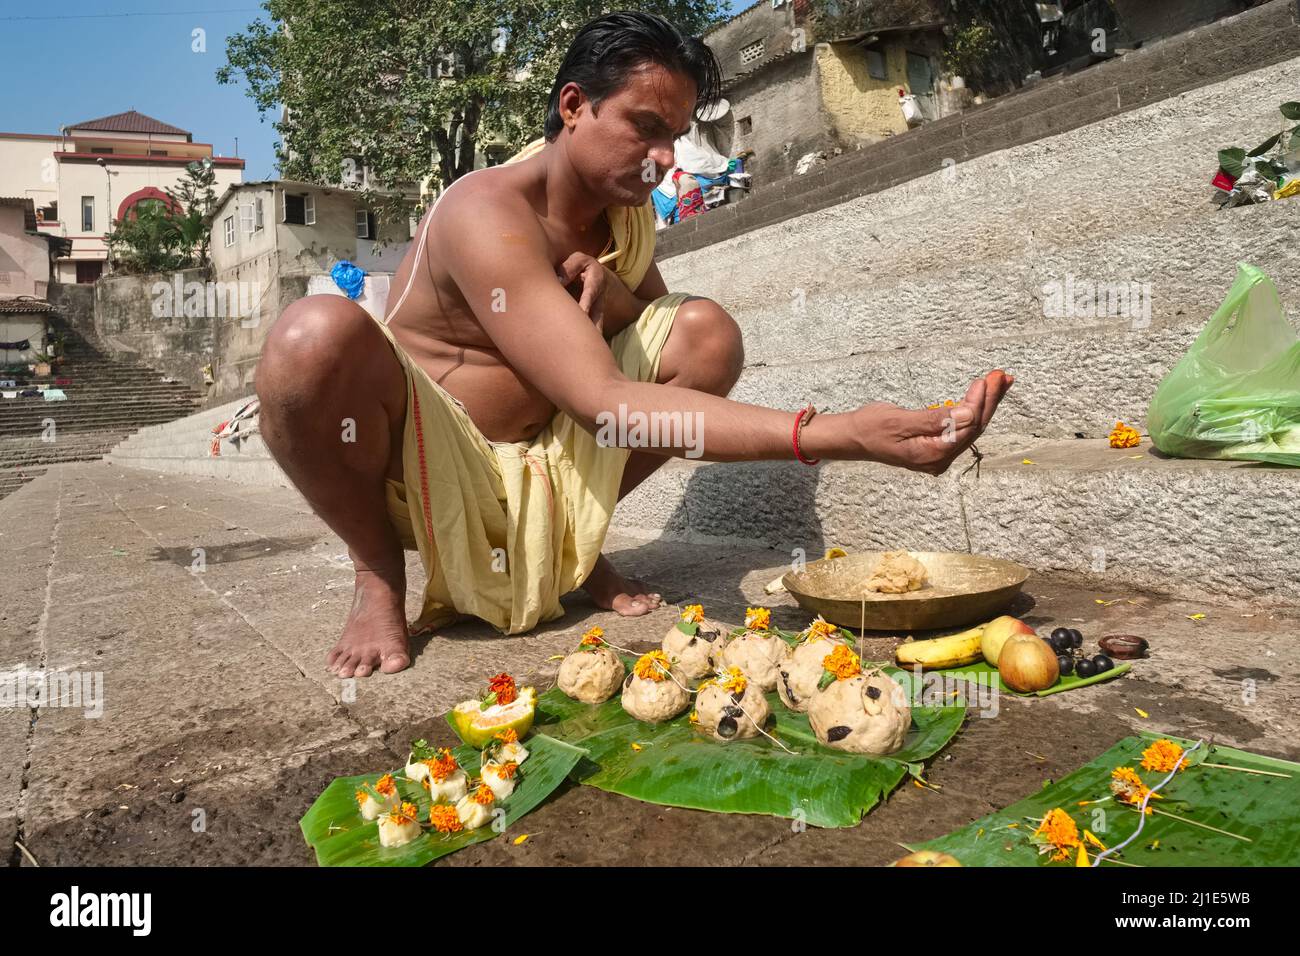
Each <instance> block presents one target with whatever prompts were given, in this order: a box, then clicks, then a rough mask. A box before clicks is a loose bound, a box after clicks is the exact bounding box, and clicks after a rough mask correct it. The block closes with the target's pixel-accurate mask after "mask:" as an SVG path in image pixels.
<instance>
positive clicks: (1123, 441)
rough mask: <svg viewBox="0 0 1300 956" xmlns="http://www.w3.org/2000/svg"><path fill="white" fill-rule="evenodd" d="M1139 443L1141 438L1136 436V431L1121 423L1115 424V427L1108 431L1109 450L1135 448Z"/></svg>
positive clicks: (1138, 435)
mask: <svg viewBox="0 0 1300 956" xmlns="http://www.w3.org/2000/svg"><path fill="white" fill-rule="evenodd" d="M1141 443H1142V436H1141V435H1140V434H1138V430H1137V429H1136V428H1131V427H1129V426H1128V425H1125V424H1124V423H1123V422H1116V423H1115V427H1114V428H1112V429H1111V431H1110V447H1111V448H1136V447H1137V446H1138V445H1139V444H1141Z"/></svg>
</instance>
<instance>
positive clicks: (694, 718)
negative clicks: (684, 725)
mask: <svg viewBox="0 0 1300 956" xmlns="http://www.w3.org/2000/svg"><path fill="white" fill-rule="evenodd" d="M690 722H691V723H693V724H698V723H699V722H700V715H699V714H697V713H696V712H695V711H691V717H690Z"/></svg>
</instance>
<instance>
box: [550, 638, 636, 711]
mask: <svg viewBox="0 0 1300 956" xmlns="http://www.w3.org/2000/svg"><path fill="white" fill-rule="evenodd" d="M604 635H605V630H604V628H600V627H593V628H592V629H591V630H589V631H587V633H586V634H583V635H582V642H581V643H580V644H579V645H578V649H577V650H575V651H574V652H573V653H572V654H570V655H569V656H568V657H566V658H565V659H564V660H563V662H561V664H560V676H559V678H558V680H557V681H556V682H557V683H558V684H559V686H560V690H562V691H564V693H566V694H568V695H569V696H570V697H572V698H573V699H574V700H580V701H582V702H583V703H587V704H603V703H604V702H605V701H607V700H609V699H610V698H611V697H613V696H614V694H615V693H617V692H618V687H619V685H620V684H621V683H623V675H624V673H626V671H627V668H626V667H624V666H623V661H622V659H621V658H620V657H619V656H618V654H616V653H614V649H613V648H612V647H610V646H609V645H608V644H606V643H605V640H604Z"/></svg>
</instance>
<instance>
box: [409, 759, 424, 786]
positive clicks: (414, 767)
mask: <svg viewBox="0 0 1300 956" xmlns="http://www.w3.org/2000/svg"><path fill="white" fill-rule="evenodd" d="M428 777H429V764H428V762H427V761H424V760H412V761H411V762H410V763H408V764H407V765H406V779H407V780H409V781H411V782H412V783H423V782H424V781H425V780H427V779H428Z"/></svg>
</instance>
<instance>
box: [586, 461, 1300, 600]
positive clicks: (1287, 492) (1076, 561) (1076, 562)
mask: <svg viewBox="0 0 1300 956" xmlns="http://www.w3.org/2000/svg"><path fill="white" fill-rule="evenodd" d="M1026 460H1028V461H1029V462H1032V464H1026V463H1025V462H1026ZM967 461H969V459H968V460H967ZM965 467H966V463H965V462H959V463H958V464H957V465H956V466H954V467H953V468H952V469H950V470H949V472H948V474H946V475H944V476H942V477H941V478H938V479H935V478H932V477H929V476H926V475H921V474H916V473H912V472H906V471H902V470H900V469H897V468H890V467H887V466H884V465H877V464H871V463H860V462H836V463H832V464H826V465H822V466H819V467H818V468H808V467H806V466H802V465H795V464H793V463H786V462H781V463H777V462H759V463H746V464H710V463H691V462H686V461H684V460H682V459H673V460H670V461H669V462H668V464H666V465H665V466H664V467H663V468H661V469H660V470H659V471H658V472H656V473H655V474H653V475H651V476H650V477H649V478H648V479H646V481H645V482H644V483H643V484H642V485H641V486H639V487H638V488H637V489H636V490H635V491H633V492H632V494H630V495H629V496H628V497H627V498H626V499H624V500H623V501H622V502H620V503H619V505H618V509H617V511H616V513H615V516H614V522H613V524H612V525H611V527H615V528H618V529H619V530H620V531H629V530H635V529H639V530H640V531H641V532H642V533H644V534H647V535H653V536H660V535H662V536H667V537H673V538H675V537H680V538H683V539H691V540H694V539H705V540H717V541H718V542H720V543H721V542H724V541H725V540H727V539H742V540H747V541H759V542H763V543H765V544H767V545H768V546H769V547H771V548H773V549H775V550H777V551H780V552H783V553H786V554H789V555H790V559H791V560H793V559H794V558H795V557H797V556H798V552H797V551H796V549H803V551H802V553H803V554H805V555H807V556H810V557H809V558H808V559H809V560H812V559H813V558H815V557H817V556H820V555H821V554H822V553H823V551H824V549H825V548H827V547H831V546H832V545H834V546H840V547H844V548H846V549H847V550H849V551H869V550H886V549H893V548H908V549H911V550H916V551H931V550H933V551H973V552H977V553H981V554H992V555H997V556H999V557H1003V558H1009V559H1011V560H1014V561H1018V562H1020V563H1021V564H1023V565H1025V566H1026V567H1029V568H1032V569H1034V570H1039V571H1054V572H1062V573H1066V574H1069V575H1073V576H1075V577H1077V578H1078V580H1079V581H1081V582H1084V583H1088V584H1092V585H1095V586H1096V587H1097V589H1098V597H1099V598H1101V599H1105V600H1110V599H1115V598H1122V597H1123V595H1124V594H1125V593H1127V592H1128V591H1129V590H1130V589H1132V588H1148V589H1151V590H1154V591H1158V592H1162V593H1166V594H1174V595H1178V596H1180V597H1184V598H1189V599H1193V600H1201V599H1206V600H1208V599H1211V598H1222V597H1229V596H1230V597H1235V598H1237V599H1253V600H1257V601H1259V602H1260V603H1261V604H1266V605H1269V606H1273V605H1278V606H1281V605H1287V604H1292V603H1294V599H1295V581H1296V580H1297V579H1298V577H1300V550H1297V549H1296V547H1295V541H1296V538H1297V535H1300V514H1298V513H1297V510H1296V509H1295V507H1294V502H1295V500H1296V498H1297V496H1300V469H1288V468H1283V467H1275V466H1269V465H1262V464H1254V463H1245V462H1218V461H1190V460H1182V459H1170V458H1165V457H1163V456H1161V455H1160V454H1159V453H1158V452H1155V451H1154V450H1153V449H1152V448H1151V447H1150V445H1149V444H1145V445H1143V446H1142V447H1139V448H1136V449H1112V448H1109V447H1108V446H1107V444H1106V442H1104V441H1099V440H1066V441H1054V442H1039V443H1033V442H1026V443H1025V444H1023V445H1022V446H1021V447H1019V448H1015V449H1013V450H1008V451H1005V452H1004V453H1002V454H998V455H994V456H990V457H987V458H986V459H985V460H984V461H983V463H982V465H981V467H980V470H979V473H978V476H977V474H976V472H974V471H970V472H967V473H966V474H965V475H964V476H962V475H961V474H960V473H961V472H962V470H963V469H964V468H965Z"/></svg>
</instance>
